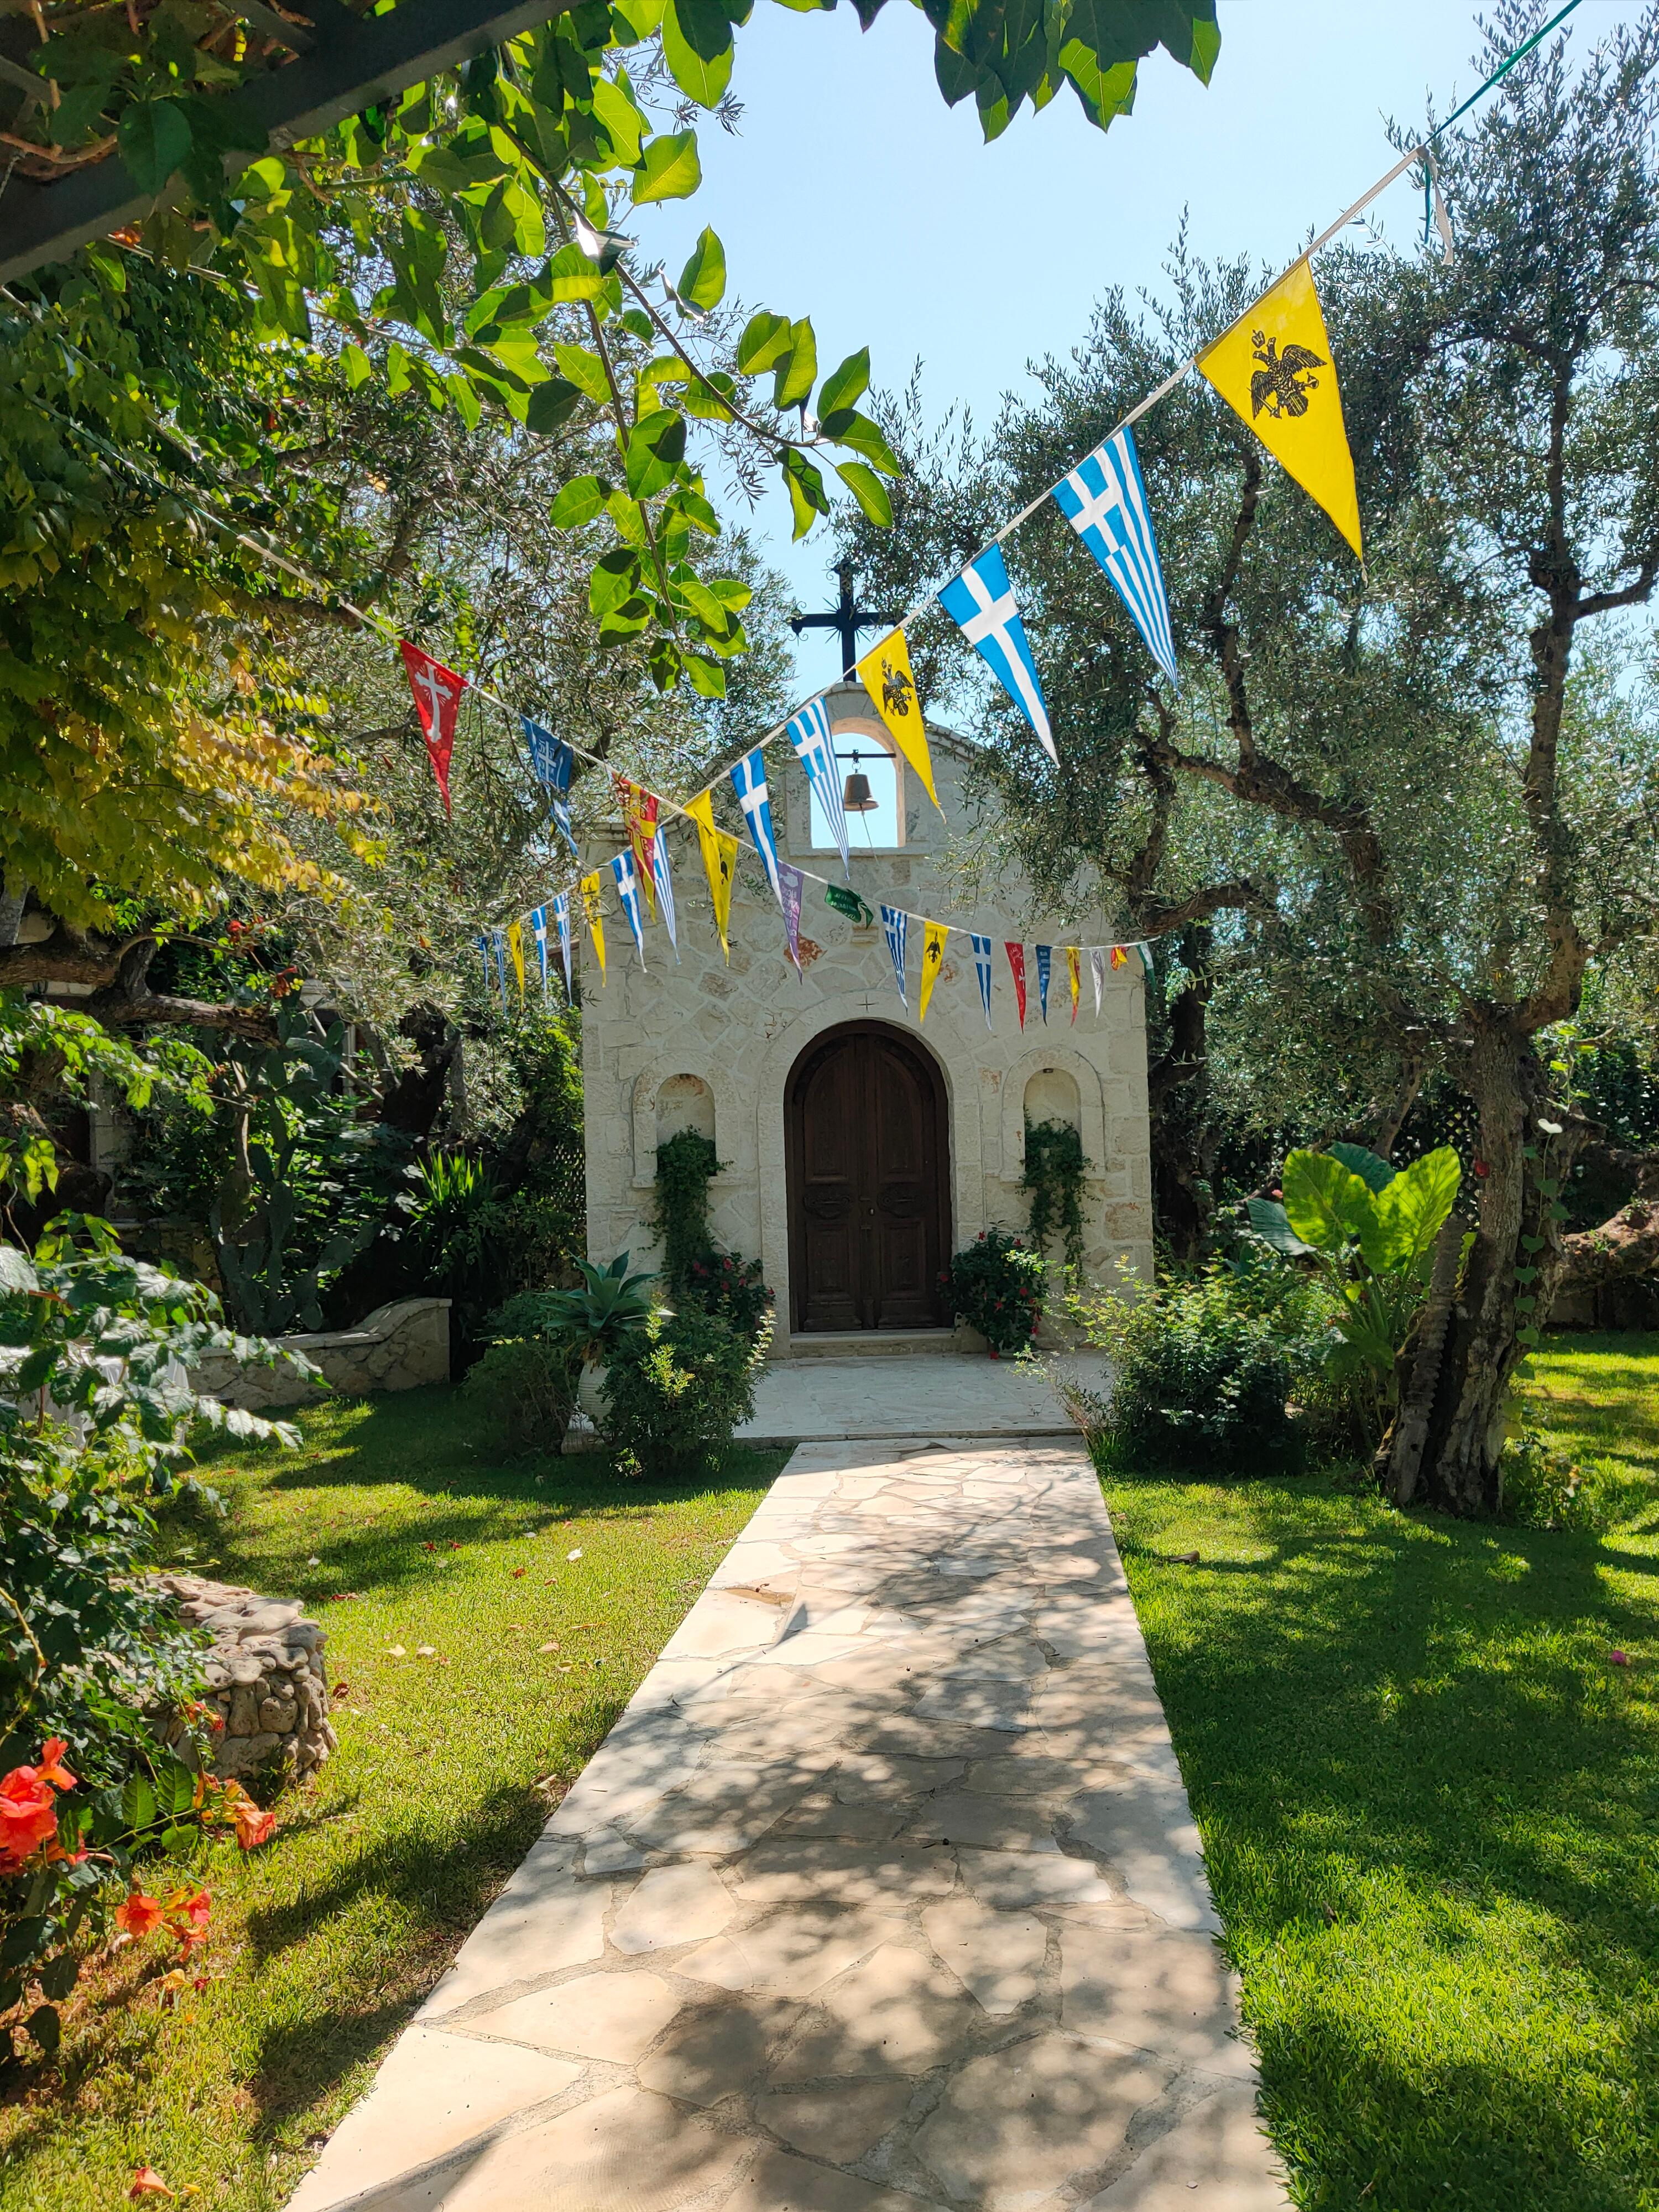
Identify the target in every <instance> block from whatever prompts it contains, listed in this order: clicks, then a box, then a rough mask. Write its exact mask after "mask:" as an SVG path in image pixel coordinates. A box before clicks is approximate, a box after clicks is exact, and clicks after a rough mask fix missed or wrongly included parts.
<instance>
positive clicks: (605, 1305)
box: [542, 1252, 657, 1367]
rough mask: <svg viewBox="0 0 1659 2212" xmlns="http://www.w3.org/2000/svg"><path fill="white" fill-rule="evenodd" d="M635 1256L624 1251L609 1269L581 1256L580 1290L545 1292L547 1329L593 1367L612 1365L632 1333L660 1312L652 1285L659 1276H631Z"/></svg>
mask: <svg viewBox="0 0 1659 2212" xmlns="http://www.w3.org/2000/svg"><path fill="white" fill-rule="evenodd" d="M629 1256H630V1255H629V1254H628V1253H626V1252H619V1253H618V1254H617V1256H616V1258H615V1259H614V1260H613V1261H611V1265H610V1266H609V1267H596V1266H595V1265H594V1264H593V1262H592V1261H591V1260H578V1261H577V1262H576V1267H577V1271H578V1273H580V1276H581V1283H580V1287H579V1288H578V1289H576V1290H574V1291H545V1292H544V1293H543V1297H542V1305H543V1310H544V1314H545V1316H546V1318H545V1319H544V1322H543V1324H542V1327H543V1333H544V1334H546V1335H548V1336H554V1337H562V1338H563V1339H564V1340H566V1341H567V1342H568V1344H569V1345H570V1347H571V1349H572V1351H573V1352H575V1353H576V1354H577V1356H578V1357H579V1358H580V1359H582V1360H583V1361H584V1362H585V1363H586V1364H588V1365H591V1366H594V1367H603V1366H605V1365H607V1364H609V1362H610V1360H611V1356H612V1354H613V1353H614V1352H616V1351H617V1349H618V1347H619V1346H621V1345H622V1344H623V1343H624V1342H625V1341H626V1340H627V1339H628V1338H629V1337H630V1336H635V1335H638V1334H641V1332H642V1331H644V1330H645V1329H647V1328H649V1327H650V1326H651V1321H652V1317H653V1315H654V1314H655V1312H656V1310H657V1308H656V1306H655V1304H653V1300H652V1297H651V1294H650V1291H649V1289H648V1287H647V1286H648V1285H650V1284H652V1283H653V1282H655V1280H656V1277H655V1276H654V1275H650V1274H639V1275H630V1274H629V1272H628V1262H629Z"/></svg>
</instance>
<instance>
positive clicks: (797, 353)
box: [772, 315, 818, 410]
mask: <svg viewBox="0 0 1659 2212" xmlns="http://www.w3.org/2000/svg"><path fill="white" fill-rule="evenodd" d="M817 380H818V342H817V338H816V337H814V336H813V334H812V323H811V317H810V316H806V315H803V316H802V318H801V319H800V321H799V322H798V323H795V324H793V325H791V327H790V331H789V353H788V357H787V360H783V361H780V362H779V363H778V368H777V374H776V376H775V379H774V380H773V385H772V404H773V405H774V406H775V407H776V408H778V409H780V410H781V409H783V408H786V407H803V406H805V404H806V402H807V401H808V400H809V399H810V398H811V397H812V386H814V385H815V384H816V383H817Z"/></svg>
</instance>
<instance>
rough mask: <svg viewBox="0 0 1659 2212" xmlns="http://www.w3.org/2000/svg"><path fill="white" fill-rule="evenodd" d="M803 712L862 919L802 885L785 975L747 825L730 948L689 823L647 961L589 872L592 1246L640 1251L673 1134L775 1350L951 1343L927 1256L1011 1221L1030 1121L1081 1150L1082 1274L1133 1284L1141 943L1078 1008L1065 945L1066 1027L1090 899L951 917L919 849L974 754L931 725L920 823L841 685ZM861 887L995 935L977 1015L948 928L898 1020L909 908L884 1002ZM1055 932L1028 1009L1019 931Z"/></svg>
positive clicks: (1145, 1242) (1015, 888) (1020, 1201)
mask: <svg viewBox="0 0 1659 2212" xmlns="http://www.w3.org/2000/svg"><path fill="white" fill-rule="evenodd" d="M825 704H826V706H827V707H828V709H829V720H830V725H831V728H832V732H833V734H834V739H835V747H836V765H837V768H838V769H839V771H840V773H841V775H842V776H843V777H846V776H848V775H862V776H863V777H864V778H866V781H867V782H868V785H869V791H868V794H867V797H868V800H869V804H868V806H867V808H866V811H862V812H849V814H848V830H849V832H850V836H851V842H852V888H853V889H854V890H856V891H857V892H858V893H859V895H860V897H861V898H862V899H863V900H864V901H865V902H866V905H867V906H868V907H869V908H870V909H871V911H872V913H873V914H874V915H876V916H877V921H876V924H875V926H874V927H861V926H858V925H855V924H854V922H852V921H848V920H847V919H846V918H844V917H843V916H842V915H840V914H838V913H836V912H835V911H834V910H833V909H832V908H829V906H828V905H827V904H826V903H825V902H824V898H823V887H822V885H821V884H817V883H815V882H814V881H813V880H812V879H811V878H808V880H807V884H806V887H805V894H804V896H803V904H802V910H801V964H802V973H801V975H799V978H798V977H797V975H796V973H795V969H794V968H793V965H792V964H791V963H790V960H789V957H788V952H787V941H786V936H785V930H784V922H783V917H782V915H781V913H780V911H779V908H778V904H777V901H776V899H775V897H774V896H773V895H772V893H771V891H770V890H769V888H768V886H767V883H766V880H765V877H764V875H763V872H762V869H761V866H760V864H759V862H758V860H757V859H756V858H755V856H754V854H753V852H752V849H751V848H749V842H748V839H747V837H746V836H745V838H744V848H745V856H744V859H743V860H740V861H739V863H738V876H737V884H736V887H735V890H734V893H733V896H732V918H731V929H730V940H731V947H732V957H731V961H730V963H729V964H728V963H727V962H726V959H725V958H724V957H723V956H722V954H721V951H720V939H719V936H718V934H717V933H716V931H715V928H714V919H713V915H712V913H711V910H710V901H709V896H708V886H707V884H706V882H705V881H704V878H703V872H702V863H701V860H699V857H698V852H697V846H696V839H695V837H694V836H689V835H687V834H685V831H684V829H683V828H682V829H680V830H679V831H678V833H677V834H674V835H673V836H671V842H670V851H671V860H672V865H673V869H674V883H675V896H676V904H677V908H678V923H679V957H678V960H676V958H675V956H674V952H673V950H672V948H671V945H670V943H669V939H668V935H667V933H666V931H665V929H664V928H663V927H662V925H661V922H660V921H658V922H657V923H656V924H654V925H653V924H651V923H650V922H648V921H647V926H646V931H645V959H646V963H647V964H646V966H645V967H644V968H643V969H642V968H641V962H640V957H639V954H638V952H637V951H635V946H634V944H633V940H632V938H631V937H630V935H629V932H628V929H627V926H626V924H625V923H624V922H623V920H622V918H621V916H620V915H618V914H617V909H616V904H615V901H614V899H613V898H611V896H609V886H608V885H607V886H606V891H607V896H606V902H605V943H606V952H607V956H608V966H609V975H608V978H607V980H606V981H605V982H604V983H603V984H601V982H600V979H599V968H598V963H597V961H596V960H595V959H594V957H593V953H592V946H591V945H587V944H586V942H584V943H583V944H582V952H581V957H582V963H583V968H582V1073H583V1082H584V1088H585V1091H586V1153H587V1161H586V1164H587V1244H588V1251H589V1254H590V1255H591V1256H592V1258H593V1259H595V1260H597V1261H601V1262H603V1263H608V1262H609V1261H611V1260H612V1259H613V1258H614V1257H615V1256H616V1255H617V1253H619V1252H623V1251H626V1252H629V1253H630V1254H631V1255H632V1256H633V1260H634V1262H635V1265H636V1266H643V1267H652V1266H654V1265H655V1264H656V1261H657V1257H658V1253H657V1247H656V1244H655V1243H654V1241H653V1237H652V1235H651V1232H650V1231H649V1230H648V1229H647V1226H646V1223H647V1220H648V1219H649V1218H650V1215H651V1213H652V1211H653V1196H654V1189H653V1183H654V1176H655V1173H656V1152H657V1146H659V1144H660V1143H662V1142H663V1141H664V1140H665V1139H666V1138H668V1137H670V1136H672V1135H673V1134H675V1133H677V1132H678V1131H679V1130H681V1129H685V1128H694V1129H696V1130H697V1131H698V1132H699V1133H701V1134H702V1135H704V1136H706V1137H708V1138H710V1139H712V1140H713V1142H714V1146H715V1147H716V1149H717V1151H718V1152H719V1155H720V1161H721V1163H722V1172H721V1173H720V1175H719V1176H717V1177H716V1178H715V1180H714V1183H713V1184H712V1185H711V1187H710V1200H711V1222H712V1225H713V1228H714V1234H715V1236H716V1237H717V1238H718V1239H719V1241H720V1243H722V1244H724V1245H725V1246H726V1247H727V1248H728V1249H731V1250H732V1251H735V1252H739V1253H741V1254H742V1255H744V1257H745V1258H751V1257H758V1258H759V1260H760V1261H761V1264H762V1267H763V1271H764V1273H765V1279H766V1280H767V1282H768V1283H769V1285H771V1288H772V1290H773V1291H774V1292H775V1295H776V1299H777V1316H776V1329H775V1337H774V1340H773V1346H772V1356H773V1358H790V1357H792V1356H799V1355H803V1354H808V1353H820V1354H822V1353H829V1352H845V1351H848V1350H854V1349H861V1348H866V1347H867V1348H869V1349H871V1350H876V1349H888V1348H890V1349H897V1348H899V1346H900V1345H901V1344H904V1345H905V1346H907V1347H908V1348H915V1349H923V1348H933V1347H938V1348H940V1349H943V1348H946V1347H947V1346H948V1344H949V1343H950V1342H951V1337H950V1334H949V1332H950V1330H951V1321H952V1316H951V1313H950V1312H949V1310H948V1309H947V1307H946V1306H945V1304H944V1303H942V1300H941V1296H940V1291H939V1271H940V1269H941V1268H942V1267H945V1265H946V1264H947V1263H948V1261H949V1260H950V1257H951V1254H952V1253H953V1252H955V1251H957V1250H958V1249H960V1248H961V1247H962V1246H963V1244H965V1243H969V1242H970V1241H971V1240H972V1238H974V1237H975V1236H977V1235H978V1233H979V1231H981V1229H984V1228H987V1227H990V1226H996V1227H1000V1228H1004V1229H1012V1230H1024V1228H1025V1226H1026V1223H1027V1218H1028V1200H1027V1199H1026V1196H1025V1194H1024V1193H1023V1192H1022V1191H1021V1190H1020V1188H1019V1187H1018V1186H1019V1180H1020V1176H1021V1174H1022V1171H1023V1169H1024V1140H1025V1124H1026V1121H1028V1119H1029V1120H1030V1121H1034V1122H1041V1121H1053V1120H1065V1121H1071V1122H1072V1123H1073V1124H1074V1125H1075V1127H1077V1129H1078V1130H1079V1133H1080V1135H1081V1138H1082V1142H1083V1150H1084V1153H1085V1158H1086V1159H1087V1161H1088V1163H1089V1167H1088V1178H1087V1183H1086V1192H1087V1197H1086V1202H1085V1231H1086V1234H1085V1271H1086V1273H1088V1274H1089V1275H1090V1276H1091V1277H1093V1278H1095V1279H1111V1278H1112V1277H1113V1274H1114V1271H1115V1265H1116V1263H1117V1261H1119V1260H1120V1258H1122V1259H1127V1261H1128V1262H1129V1263H1130V1265H1131V1266H1132V1267H1133V1268H1134V1269H1135V1271H1136V1273H1138V1274H1139V1276H1140V1277H1141V1278H1142V1279H1146V1280H1150V1279H1151V1277H1152V1165H1151V1156H1150V1148H1149V1140H1148V1130H1147V1102H1146V1000H1145V982H1144V978H1143V973H1142V968H1141V963H1140V962H1139V958H1138V957H1133V956H1132V957H1131V958H1130V960H1129V962H1128V963H1127V966H1123V967H1120V968H1116V969H1113V968H1110V967H1109V968H1108V970H1107V975H1106V981H1105V987H1104V993H1103V1000H1102V1005H1101V1010H1100V1012H1099V1014H1098V1015H1097V1014H1096V1012H1095V1008H1094V991H1093V985H1092V982H1091V977H1090V975H1089V966H1088V962H1087V960H1086V958H1085V963H1084V977H1083V991H1082V996H1081V999H1080V1000H1079V1006H1078V1012H1077V1019H1076V1022H1075V1024H1073V1020H1072V1018H1071V994H1070V989H1069V986H1068V984H1067V981H1066V957H1065V951H1064V946H1065V945H1066V943H1067V942H1071V943H1073V944H1075V943H1079V942H1082V943H1093V944H1098V943H1100V942H1102V941H1103V940H1106V941H1109V939H1110V935H1111V932H1110V927H1109V925H1108V924H1107V923H1105V922H1104V921H1103V920H1102V919H1101V917H1100V916H1099V915H1071V916H1069V917H1066V916H1060V915H1054V916H1052V917H1037V918H1036V919H1035V920H1034V919H1033V917H1032V916H1031V915H1030V913H1029V911H1028V909H1027V905H1026V901H1025V897H1024V891H1023V886H1022V885H1021V884H1020V883H1019V882H1018V881H1012V880H1011V881H1009V882H1007V883H1006V884H1005V885H1004V886H1003V887H1002V896H1001V897H1000V900H999V902H997V903H996V904H994V905H986V906H981V907H979V908H975V911H974V912H973V913H972V914H971V915H970V914H968V913H965V912H962V911H960V910H959V909H958V908H957V906H956V905H955V904H954V903H953V902H952V899H951V895H950V894H949V893H948V892H947V890H945V884H944V881H943V878H942V877H941V874H940V862H941V860H943V858H944V854H945V844H946V842H947V840H948V838H949V837H950V836H951V831H952V829H957V830H962V829H968V828H969V827H971V825H972V818H973V817H972V814H971V810H970V803H969V801H968V800H967V799H964V797H963V775H964V771H965V769H966V768H967V766H968V764H969V760H970V758H971V748H970V747H969V746H968V745H966V744H964V743H963V740H961V739H960V738H956V737H954V736H953V735H951V732H948V731H945V730H943V729H940V728H939V727H937V726H934V725H933V724H931V723H930V724H929V725H928V731H927V735H928V742H929V745H930V748H931V750H932V754H933V777H934V782H935V786H936V787H937V789H938V792H939V799H940V801H941V802H942V804H943V806H944V810H945V811H944V814H943V815H942V816H941V815H940V814H939V812H937V811H935V809H934V808H933V805H932V804H931V803H930V801H929V799H928V798H927V793H926V791H925V790H924V789H923V788H922V787H921V785H920V783H919V781H918V780H917V779H916V777H915V775H914V774H913V773H912V772H911V771H910V770H909V769H908V767H907V764H906V763H905V762H904V760H903V758H902V757H901V756H899V755H898V754H897V753H896V750H895V748H894V746H893V744H892V740H891V738H890V737H889V736H888V733H887V731H886V729H885V726H884V724H883V723H882V721H881V720H880V718H879V716H878V714H877V713H876V711H875V708H874V706H873V705H872V702H871V701H870V699H869V698H868V696H866V692H865V690H864V689H863V687H862V686H861V685H860V684H841V685H839V686H837V687H836V689H834V690H831V691H830V692H829V694H828V696H827V698H826V701H825ZM766 762H767V777H768V782H769V789H770V793H771V805H772V818H773V824H774V828H775V833H776V836H777V842H778V850H779V853H780V854H781V856H782V858H783V859H785V860H791V861H793V862H794V863H795V865H796V866H799V867H803V868H811V869H813V870H816V871H817V874H818V875H820V876H826V877H829V878H831V879H832V880H834V881H836V882H840V881H842V863H841V855H840V853H839V851H838V850H837V849H836V843H835V840H834V837H833V836H832V834H831V831H830V829H829V823H828V822H827V821H826V820H825V819H824V818H823V813H822V809H821V808H820V807H819V805H817V801H816V800H815V799H814V797H813V794H812V792H811V786H810V784H809V783H808V781H807V778H806V775H805V771H804V770H803V769H802V768H801V766H800V764H799V761H797V760H796V759H795V757H794V756H793V753H792V752H791V751H790V750H789V749H788V748H787V745H774V746H772V747H770V748H769V750H768V752H767V755H766ZM860 795H862V794H860ZM625 835H626V833H625V831H624V830H623V826H622V823H621V821H620V817H618V818H617V820H616V821H615V822H614V823H605V824H604V825H602V828H601V830H600V833H599V840H598V841H596V842H594V843H593V844H592V846H591V847H590V848H589V851H588V853H587V854H586V855H585V860H584V865H585V866H588V867H593V866H599V865H601V864H602V863H603V862H604V861H607V860H609V858H610V855H611V854H612V853H614V852H616V851H617V850H618V849H619V848H620V847H621V846H622V844H623V842H624V841H625ZM884 901H885V902H887V903H888V904H890V905H893V906H899V907H903V908H908V910H909V912H910V913H911V914H913V915H932V916H933V917H934V918H935V919H937V920H939V921H951V923H952V924H956V923H958V922H959V923H961V924H962V925H963V927H971V928H974V929H976V930H979V931H980V932H981V933H984V934H986V935H988V936H989V937H990V938H991V939H993V940H994V987H993V991H992V997H991V1026H990V1027H989V1028H988V1029H987V1026H986V1022H985V1016H984V1011H983V1008H982V1006H981V1001H980V994H979V989H978V987H977V983H976V981H975V969H974V961H973V956H972V953H971V951H970V949H969V944H968V940H967V939H966V938H965V937H964V938H957V937H956V936H954V935H953V936H952V937H951V939H949V940H948V942H947V945H946V948H945V963H944V965H943V967H942V968H941V969H940V971H939V975H938V977H937V979H936V981H935V985H934V988H933V996H932V999H931V1001H930V1003H929V1006H928V1008H927V1020H926V1023H925V1024H920V1023H918V1020H917V1018H916V1010H917V1006H918V984H919V981H920V967H921V923H920V921H914V922H913V923H912V924H911V926H910V941H909V948H908V952H909V958H908V998H909V1005H908V1008H907V1007H906V1006H903V1005H902V1004H901V1002H900V999H899V995H898V992H897V989H896V986H895V981H894V976H893V965H892V961H891V958H890V955H889V952H888V948H887V943H886V939H885V937H884V933H883V931H882V928H881V925H880V919H879V917H880V910H881V906H882V902H884ZM572 903H573V905H575V904H576V903H578V902H575V901H574V900H573V902H572ZM577 930H578V935H579V936H580V934H581V933H580V921H578V923H577ZM1050 936H1052V938H1053V939H1054V976H1053V980H1052V981H1051V984H1050V987H1049V993H1048V1019H1047V1021H1046V1022H1045V1021H1044V1020H1043V1018H1042V1013H1041V1012H1040V1010H1039V1007H1038V1003H1037V984H1036V969H1035V963H1034V958H1033V954H1032V951H1031V949H1030V948H1031V945H1032V943H1033V940H1034V938H1036V937H1041V938H1043V939H1047V938H1048V937H1050ZM1013 938H1023V939H1024V941H1025V944H1026V947H1027V951H1026V960H1027V964H1028V969H1029V970H1030V972H1029V974H1028V977H1027V1005H1026V1014H1025V1026H1024V1030H1023V1031H1022V1030H1021V1027H1020V1023H1019V1016H1018V1006H1017V1002H1016V996H1015V991H1014V986H1013V978H1012V975H1011V973H1010V970H1009V966H1008V960H1007V956H1006V952H1005V951H1004V949H1003V947H1004V943H1005V940H1006V939H1013ZM957 1341H958V1342H960V1341H961V1340H960V1338H957ZM963 1348H966V1347H965V1346H963Z"/></svg>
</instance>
